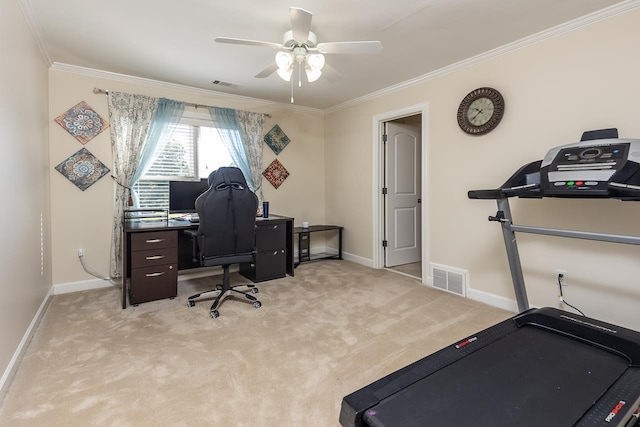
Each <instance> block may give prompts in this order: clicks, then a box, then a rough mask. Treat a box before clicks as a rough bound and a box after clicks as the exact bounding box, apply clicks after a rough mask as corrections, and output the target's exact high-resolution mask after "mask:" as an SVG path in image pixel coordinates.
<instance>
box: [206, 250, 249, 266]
mask: <svg viewBox="0 0 640 427" xmlns="http://www.w3.org/2000/svg"><path fill="white" fill-rule="evenodd" d="M253 260H254V253H253V252H249V253H244V254H234V255H226V256H215V257H202V260H201V262H200V264H201V265H202V266H203V267H212V266H214V265H228V264H239V263H241V262H252V261H253Z"/></svg>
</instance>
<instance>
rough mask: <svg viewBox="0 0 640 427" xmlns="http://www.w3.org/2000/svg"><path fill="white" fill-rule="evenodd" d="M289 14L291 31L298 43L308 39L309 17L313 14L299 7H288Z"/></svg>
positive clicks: (309, 29)
mask: <svg viewBox="0 0 640 427" xmlns="http://www.w3.org/2000/svg"><path fill="white" fill-rule="evenodd" d="M289 16H290V18H291V33H292V34H293V38H294V40H295V41H297V42H298V43H300V44H302V43H306V42H307V40H309V31H311V19H312V18H313V14H312V13H311V12H309V11H307V10H304V9H300V8H299V7H290V8H289Z"/></svg>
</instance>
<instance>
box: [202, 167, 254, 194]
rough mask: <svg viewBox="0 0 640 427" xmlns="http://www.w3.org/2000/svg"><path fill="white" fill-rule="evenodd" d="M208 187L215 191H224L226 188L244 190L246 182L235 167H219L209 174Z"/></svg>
mask: <svg viewBox="0 0 640 427" xmlns="http://www.w3.org/2000/svg"><path fill="white" fill-rule="evenodd" d="M208 182H209V187H212V186H213V187H215V188H216V189H219V190H221V189H225V188H227V187H228V186H232V187H235V188H236V189H244V188H245V187H247V180H246V179H245V178H244V175H243V174H242V171H241V170H240V169H239V168H235V167H221V168H218V169H216V170H214V171H213V172H211V174H209V178H208Z"/></svg>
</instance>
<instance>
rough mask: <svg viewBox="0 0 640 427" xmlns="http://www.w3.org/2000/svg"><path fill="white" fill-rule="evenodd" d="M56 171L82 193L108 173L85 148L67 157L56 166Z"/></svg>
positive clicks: (107, 169) (106, 168)
mask: <svg viewBox="0 0 640 427" xmlns="http://www.w3.org/2000/svg"><path fill="white" fill-rule="evenodd" d="M56 170H57V171H58V172H60V173H61V174H62V175H64V176H65V177H67V179H68V180H69V181H71V182H73V183H74V184H75V185H76V186H77V187H78V188H79V189H81V190H82V191H84V190H86V189H87V188H89V187H90V186H91V185H93V184H94V183H96V182H97V181H98V180H99V179H100V178H102V177H103V176H105V175H106V174H107V173H109V171H110V170H109V168H108V167H106V166H105V165H104V164H103V163H102V162H101V161H100V160H98V159H97V158H96V157H95V156H94V155H93V154H91V153H90V152H89V150H87V149H86V148H81V149H80V150H79V151H78V152H76V153H75V154H73V155H71V156H69V157H68V158H67V159H66V160H64V161H63V162H62V163H60V164H59V165H58V166H56Z"/></svg>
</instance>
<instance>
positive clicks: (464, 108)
mask: <svg viewBox="0 0 640 427" xmlns="http://www.w3.org/2000/svg"><path fill="white" fill-rule="evenodd" d="M503 114H504V99H503V98H502V95H501V94H500V92H498V91H497V90H495V89H492V88H488V87H483V88H479V89H476V90H474V91H471V92H470V93H469V94H468V95H467V96H465V97H464V99H463V100H462V102H461V103H460V107H459V108H458V125H459V126H460V129H462V130H463V131H465V132H466V133H468V134H470V135H483V134H485V133H488V132H491V131H492V130H493V129H495V127H496V126H498V123H500V120H502V115H503Z"/></svg>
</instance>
